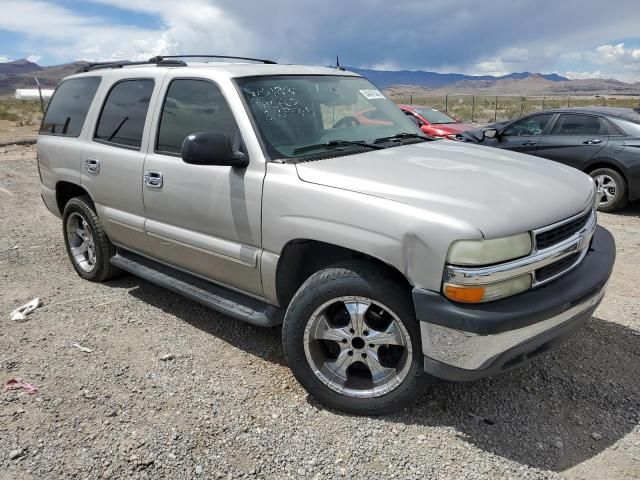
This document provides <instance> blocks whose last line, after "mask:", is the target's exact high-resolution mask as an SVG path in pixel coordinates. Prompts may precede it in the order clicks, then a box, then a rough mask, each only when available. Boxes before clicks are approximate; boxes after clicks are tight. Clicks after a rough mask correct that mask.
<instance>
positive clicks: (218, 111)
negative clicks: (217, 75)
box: [156, 79, 240, 155]
mask: <svg viewBox="0 0 640 480" xmlns="http://www.w3.org/2000/svg"><path fill="white" fill-rule="evenodd" d="M192 133H223V134H225V135H227V136H228V137H229V138H230V139H231V141H232V144H233V146H234V148H236V149H237V148H238V147H239V143H240V134H239V131H238V127H237V125H236V121H235V118H234V117H233V113H232V112H231V109H230V108H229V105H228V104H227V101H226V100H225V98H224V96H223V95H222V92H221V91H220V89H219V88H218V86H217V85H215V84H213V83H211V82H208V81H206V80H192V79H178V80H174V81H172V82H171V85H169V88H168V89H167V95H166V98H165V101H164V105H163V107H162V116H161V117H160V127H159V129H158V141H157V143H156V151H157V152H159V153H168V154H172V155H176V154H180V152H181V151H182V142H183V141H184V139H185V138H186V137H187V136H189V135H190V134H192Z"/></svg>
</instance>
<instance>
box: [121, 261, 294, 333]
mask: <svg viewBox="0 0 640 480" xmlns="http://www.w3.org/2000/svg"><path fill="white" fill-rule="evenodd" d="M111 263H112V264H113V265H115V266H116V267H119V268H121V269H122V270H125V271H127V272H129V273H132V274H134V275H136V276H138V277H140V278H143V279H145V280H148V281H150V282H152V283H155V284H157V285H160V286H161V287H164V288H167V289H169V290H171V291H173V292H176V293H179V294H180V295H184V296H185V297H188V298H190V299H191V300H195V301H196V302H198V303H201V304H203V305H205V306H207V307H209V308H212V309H213V310H217V311H218V312H221V313H224V314H225V315H229V316H230V317H233V318H235V319H238V320H242V321H244V322H247V323H251V324H253V325H258V326H260V327H273V326H275V325H280V324H281V323H282V319H283V311H282V309H280V308H277V307H274V306H272V305H269V304H267V303H264V302H261V301H260V300H256V299H254V298H251V297H248V296H246V295H242V294H241V293H238V292H234V291H233V290H229V289H227V288H224V287H221V286H219V285H215V284H213V283H211V282H207V281H206V280H203V279H201V278H198V277H195V276H193V275H190V274H188V273H185V272H181V271H179V270H176V269H175V268H171V267H168V266H166V265H162V264H160V263H158V262H155V261H153V260H149V259H148V258H144V257H142V256H140V255H137V254H135V253H131V252H128V251H126V250H122V249H120V248H119V249H118V250H117V253H116V254H115V255H114V256H113V257H111Z"/></svg>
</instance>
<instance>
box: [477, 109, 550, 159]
mask: <svg viewBox="0 0 640 480" xmlns="http://www.w3.org/2000/svg"><path fill="white" fill-rule="evenodd" d="M552 117H553V114H551V113H541V114H538V115H531V116H529V117H526V118H522V119H520V120H517V121H516V122H514V123H511V124H510V125H508V126H507V127H506V128H505V129H504V130H503V131H502V132H500V135H499V136H498V137H496V138H494V139H492V140H490V141H486V140H485V143H484V144H485V145H487V146H491V147H494V146H495V147H499V148H505V149H507V150H513V151H514V152H520V153H528V154H532V155H535V154H536V151H537V149H538V142H540V139H541V138H542V133H543V132H544V130H545V128H546V127H547V125H548V124H549V121H550V120H551V118H552Z"/></svg>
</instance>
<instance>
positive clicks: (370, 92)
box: [360, 88, 384, 100]
mask: <svg viewBox="0 0 640 480" xmlns="http://www.w3.org/2000/svg"><path fill="white" fill-rule="evenodd" d="M360 93H361V94H362V96H363V97H364V98H366V99H367V100H377V99H379V98H384V95H383V94H382V92H380V90H375V89H373V88H369V89H365V90H360Z"/></svg>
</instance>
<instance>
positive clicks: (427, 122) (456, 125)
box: [398, 105, 477, 140]
mask: <svg viewBox="0 0 640 480" xmlns="http://www.w3.org/2000/svg"><path fill="white" fill-rule="evenodd" d="M398 106H399V107H400V109H401V110H402V111H403V112H404V113H405V114H406V115H407V116H409V117H413V118H415V119H416V120H417V121H418V126H419V127H420V130H422V131H423V132H424V133H426V134H427V135H429V136H431V137H435V138H448V139H449V140H459V138H458V137H457V135H458V134H459V133H462V132H465V131H467V130H472V129H475V128H477V126H476V125H474V124H472V123H462V122H459V121H458V120H456V119H455V118H453V117H451V116H449V115H447V114H446V113H443V112H441V111H440V110H437V109H435V108H431V107H425V106H420V105H398Z"/></svg>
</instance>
